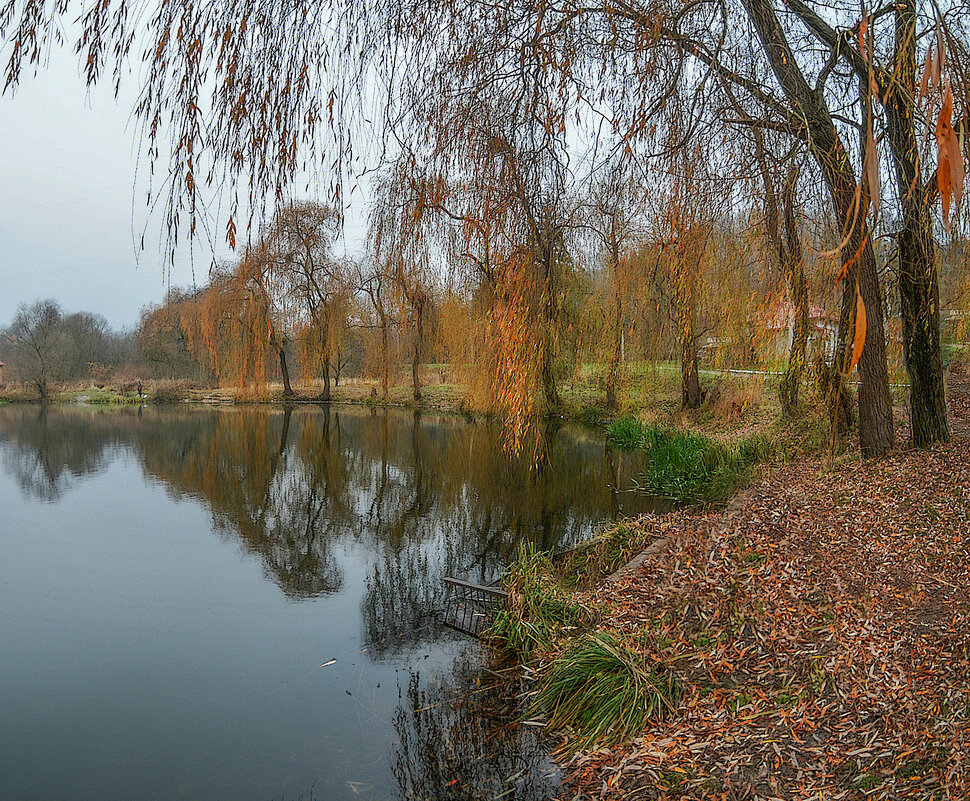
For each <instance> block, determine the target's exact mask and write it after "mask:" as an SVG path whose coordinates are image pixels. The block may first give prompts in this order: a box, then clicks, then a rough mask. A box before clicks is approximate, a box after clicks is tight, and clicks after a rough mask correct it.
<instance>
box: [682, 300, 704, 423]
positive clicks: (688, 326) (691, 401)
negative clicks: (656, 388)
mask: <svg viewBox="0 0 970 801" xmlns="http://www.w3.org/2000/svg"><path fill="white" fill-rule="evenodd" d="M678 305H679V307H680V308H679V311H678V314H679V315H680V383H681V405H682V407H683V408H684V409H699V408H700V406H701V400H702V396H701V384H700V378H699V377H698V372H697V337H696V335H695V334H694V313H693V312H694V309H693V304H692V303H689V302H688V303H684V304H678Z"/></svg>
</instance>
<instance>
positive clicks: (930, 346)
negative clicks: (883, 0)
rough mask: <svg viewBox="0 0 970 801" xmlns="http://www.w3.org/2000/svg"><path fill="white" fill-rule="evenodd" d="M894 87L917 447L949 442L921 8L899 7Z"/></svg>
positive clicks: (903, 0)
mask: <svg viewBox="0 0 970 801" xmlns="http://www.w3.org/2000/svg"><path fill="white" fill-rule="evenodd" d="M895 15H896V41H895V67H894V70H893V77H894V80H893V81H892V83H891V87H892V88H891V90H890V91H889V92H888V93H887V97H886V98H885V105H884V108H885V109H886V121H887V140H888V141H889V147H890V150H891V151H892V155H893V162H894V166H895V173H896V189H897V193H898V197H899V203H900V206H901V208H902V227H901V229H900V231H899V237H898V241H897V244H898V246H899V257H898V258H899V300H900V308H901V311H902V323H903V355H904V358H905V360H906V372H907V373H908V374H909V408H910V422H911V428H912V441H913V445H914V446H916V447H917V448H925V447H928V446H930V445H932V444H933V443H935V442H948V441H949V439H950V426H949V422H948V420H947V411H946V394H945V390H944V375H943V356H942V351H941V348H940V297H939V281H938V278H937V266H936V247H935V240H934V236H933V220H932V218H931V216H930V197H931V195H930V194H929V192H928V191H927V188H926V187H924V186H923V184H922V181H921V177H920V169H919V166H920V162H919V145H918V142H917V138H916V129H915V120H916V116H915V115H916V114H917V110H916V108H915V97H916V39H915V34H916V4H915V2H914V0H899V2H897V3H896V12H895Z"/></svg>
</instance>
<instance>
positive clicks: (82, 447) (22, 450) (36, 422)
mask: <svg viewBox="0 0 970 801" xmlns="http://www.w3.org/2000/svg"><path fill="white" fill-rule="evenodd" d="M137 419H138V415H137V412H136V411H135V410H132V409H126V410H124V412H122V413H120V414H117V413H114V414H112V413H108V414H106V413H104V412H102V411H100V410H96V409H77V410H71V411H69V412H66V411H65V410H63V409H56V408H52V407H51V406H50V405H48V404H44V405H41V406H33V405H31V406H21V407H17V408H11V409H4V410H3V415H0V446H2V447H0V450H2V452H3V465H4V467H5V469H6V471H7V473H8V474H9V475H11V476H12V477H13V478H14V480H15V481H16V482H17V485H18V486H19V487H20V490H21V492H23V494H24V495H25V496H27V497H28V498H36V499H37V500H41V501H46V502H49V503H53V502H55V501H57V500H60V498H61V497H62V496H63V495H64V493H65V492H67V491H68V490H69V489H70V488H71V487H72V486H73V485H74V483H75V482H76V481H78V480H79V479H81V478H82V477H84V476H86V475H92V474H96V473H99V472H100V471H102V470H104V468H105V466H106V464H107V457H106V455H105V452H106V451H107V450H108V449H109V448H110V446H111V445H113V444H114V443H116V442H118V441H119V440H123V439H126V438H127V437H126V436H125V434H124V429H125V428H127V427H129V426H130V425H132V424H134V423H136V422H137Z"/></svg>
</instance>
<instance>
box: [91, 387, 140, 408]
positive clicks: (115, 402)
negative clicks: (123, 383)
mask: <svg viewBox="0 0 970 801" xmlns="http://www.w3.org/2000/svg"><path fill="white" fill-rule="evenodd" d="M144 402H145V398H144V397H141V396H139V395H138V393H136V392H131V393H118V392H111V391H107V390H99V389H95V390H92V391H91V393H90V394H89V395H88V397H87V399H86V400H85V403H91V404H94V405H96V406H128V405H133V406H137V405H138V404H142V403H144Z"/></svg>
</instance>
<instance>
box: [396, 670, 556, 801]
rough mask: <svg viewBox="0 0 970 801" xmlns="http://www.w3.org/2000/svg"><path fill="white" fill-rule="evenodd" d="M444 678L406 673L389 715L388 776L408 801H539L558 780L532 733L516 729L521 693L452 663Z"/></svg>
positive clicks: (501, 681) (503, 682) (508, 684)
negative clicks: (393, 736) (394, 739)
mask: <svg viewBox="0 0 970 801" xmlns="http://www.w3.org/2000/svg"><path fill="white" fill-rule="evenodd" d="M457 665H458V667H457V669H456V671H455V673H454V674H453V675H452V676H451V677H448V678H444V679H441V678H439V679H438V680H437V681H431V682H423V681H422V680H421V677H420V674H418V673H416V672H412V673H411V677H410V681H409V683H408V687H407V692H406V693H404V694H403V695H402V697H401V701H400V703H399V705H398V709H397V712H396V713H395V715H394V730H395V731H396V733H397V736H398V739H399V745H398V746H397V749H396V753H395V755H394V759H393V766H392V768H391V772H392V773H393V775H394V779H395V781H396V783H397V793H398V798H400V799H402V801H403V800H404V799H413V801H452V799H453V800H454V801H485V800H486V799H488V800H489V801H490V800H491V799H495V798H502V799H507V801H540V799H547V798H551V797H552V795H553V792H552V791H554V790H555V787H556V785H557V783H558V778H559V773H558V770H557V767H556V765H555V763H554V762H553V761H552V760H551V759H550V758H549V756H548V751H547V749H546V748H544V747H543V746H544V743H543V742H542V741H541V740H540V739H539V734H538V732H539V731H541V730H537V729H535V728H531V727H528V726H520V725H518V724H517V721H518V720H519V719H520V718H521V713H522V712H523V703H522V701H521V697H522V691H523V687H522V686H521V685H520V683H519V682H517V681H514V680H507V679H500V678H496V677H494V676H489V675H482V674H480V673H477V672H476V671H475V669H473V668H470V667H468V666H467V665H466V664H465V663H462V662H458V663H457Z"/></svg>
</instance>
